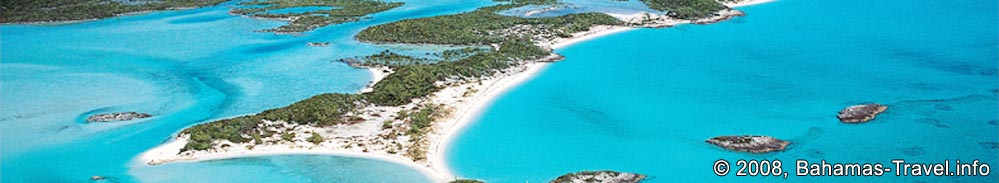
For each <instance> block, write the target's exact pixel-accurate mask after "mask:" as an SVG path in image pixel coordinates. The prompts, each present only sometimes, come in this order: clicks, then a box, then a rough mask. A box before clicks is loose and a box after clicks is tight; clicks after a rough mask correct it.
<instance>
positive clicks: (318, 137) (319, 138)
mask: <svg viewBox="0 0 999 183" xmlns="http://www.w3.org/2000/svg"><path fill="white" fill-rule="evenodd" d="M308 140H309V142H312V143H313V144H316V145H319V144H321V143H323V141H326V139H324V138H323V136H322V135H319V133H316V132H312V137H309V139H308Z"/></svg>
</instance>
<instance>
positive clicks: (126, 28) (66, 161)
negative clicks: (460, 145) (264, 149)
mask: <svg viewBox="0 0 999 183" xmlns="http://www.w3.org/2000/svg"><path fill="white" fill-rule="evenodd" d="M405 2H406V3H407V5H405V6H403V7H399V8H397V9H393V10H391V11H387V12H382V13H378V14H375V15H372V16H371V18H370V19H364V20H362V21H359V22H351V23H345V24H340V25H335V26H328V27H323V28H320V29H317V30H315V31H312V32H307V33H305V34H304V35H300V36H290V35H275V34H273V33H266V32H254V31H255V30H262V29H268V28H272V27H277V26H280V25H282V24H283V23H282V22H278V21H268V20H255V19H249V18H244V17H240V16H234V15H229V14H228V10H229V7H230V6H233V4H234V3H232V2H230V3H226V4H223V5H219V6H215V7H208V8H200V9H194V10H185V11H169V12H159V13H150V14H143V15H135V16H125V17H117V18H109V19H104V20H98V21H87V22H82V23H74V24H63V25H3V26H0V33H2V35H0V39H2V40H0V42H2V44H0V55H2V61H0V68H2V72H0V83H2V85H3V87H2V88H0V93H2V94H0V102H2V105H0V109H2V111H3V112H2V114H0V149H2V152H3V154H2V156H0V162H2V165H0V175H2V176H0V182H5V183H6V182H86V181H89V179H90V177H91V176H94V175H100V176H105V177H112V178H114V179H115V180H118V181H120V182H138V181H147V182H245V181H247V180H283V181H282V182H377V181H375V180H379V181H384V182H427V181H428V179H427V178H426V177H424V176H423V175H420V174H419V173H417V172H416V171H415V170H412V169H409V168H407V167H405V166H402V165H396V164H391V163H386V162H381V161H376V160H368V159H356V158H344V157H326V156H272V157H258V158H243V159H232V160H219V161H210V162H201V163H177V164H170V165H164V166H143V165H140V164H142V163H141V162H133V159H134V158H135V157H136V156H137V155H138V154H140V153H142V152H143V151H146V150H147V149H149V148H152V147H155V146H156V145H159V144H160V143H163V142H165V141H166V140H168V139H169V138H170V137H171V136H173V135H174V134H175V133H176V132H178V131H180V130H181V129H183V128H184V127H187V126H190V125H195V124H199V123H203V122H207V121H211V120H214V119H219V118H227V117H233V116H238V115H243V114H249V113H256V112H260V111H262V110H266V109H269V108H275V107H281V106H285V105H288V104H291V103H293V102H295V101H298V100H302V99H305V98H308V97H310V96H313V95H316V94H320V93H329V92H337V93H354V92H357V91H358V90H360V89H361V88H362V87H364V86H365V85H366V84H367V83H368V82H369V80H370V74H369V73H368V72H367V71H365V70H361V69H354V68H351V67H349V66H347V65H345V64H342V63H337V62H333V61H334V60H336V59H339V58H344V57H353V56H362V55H369V54H373V53H376V52H377V51H381V50H384V49H386V48H385V47H383V46H377V45H371V44H365V43H360V42H357V41H356V40H354V39H353V35H354V34H356V33H357V32H359V31H360V30H362V29H363V28H365V27H368V26H371V25H377V24H382V23H387V22H392V21H398V20H400V19H404V18H414V17H426V16H434V15H440V14H452V13H457V12H462V11H469V10H472V9H475V8H477V7H481V6H485V5H489V4H492V3H493V2H491V1H485V0H483V1H422V0H412V1H405ZM458 2H460V3H458ZM308 42H330V43H331V45H330V46H329V47H309V46H306V43H308ZM117 111H138V112H145V113H150V114H152V115H154V117H152V118H149V119H142V120H135V121H129V122H121V123H99V124H87V123H85V122H83V119H85V118H86V116H87V115H90V114H94V113H101V112H117ZM315 170H321V171H322V174H316V172H311V171H315Z"/></svg>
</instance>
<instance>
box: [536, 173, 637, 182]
mask: <svg viewBox="0 0 999 183" xmlns="http://www.w3.org/2000/svg"><path fill="white" fill-rule="evenodd" d="M643 179H645V175H642V174H636V173H624V172H615V171H610V170H604V171H595V172H591V171H583V172H576V173H568V174H565V175H562V176H559V177H558V178H556V179H555V180H552V181H551V182H550V183H596V182H615V183H636V182H640V181H642V180H643Z"/></svg>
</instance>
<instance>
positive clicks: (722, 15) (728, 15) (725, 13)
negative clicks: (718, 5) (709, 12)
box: [691, 9, 746, 24]
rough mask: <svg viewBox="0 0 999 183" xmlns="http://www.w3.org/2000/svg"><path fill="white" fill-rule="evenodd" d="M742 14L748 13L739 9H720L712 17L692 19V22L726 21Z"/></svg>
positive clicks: (710, 22)
mask: <svg viewBox="0 0 999 183" xmlns="http://www.w3.org/2000/svg"><path fill="white" fill-rule="evenodd" d="M740 16H746V13H745V12H742V11H739V10H734V9H726V10H721V11H718V12H717V13H715V15H714V16H711V17H708V18H702V19H697V20H693V21H691V23H694V24H712V23H717V22H721V21H725V20H728V19H732V18H734V17H740Z"/></svg>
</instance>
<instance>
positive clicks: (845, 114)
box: [836, 104, 888, 123]
mask: <svg viewBox="0 0 999 183" xmlns="http://www.w3.org/2000/svg"><path fill="white" fill-rule="evenodd" d="M885 110H888V106H885V105H881V104H863V105H854V106H850V107H847V108H846V109H843V110H841V111H839V115H837V116H836V118H839V121H841V122H844V123H863V122H867V121H870V120H873V119H874V117H875V116H877V115H878V114H880V113H882V112H885Z"/></svg>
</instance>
